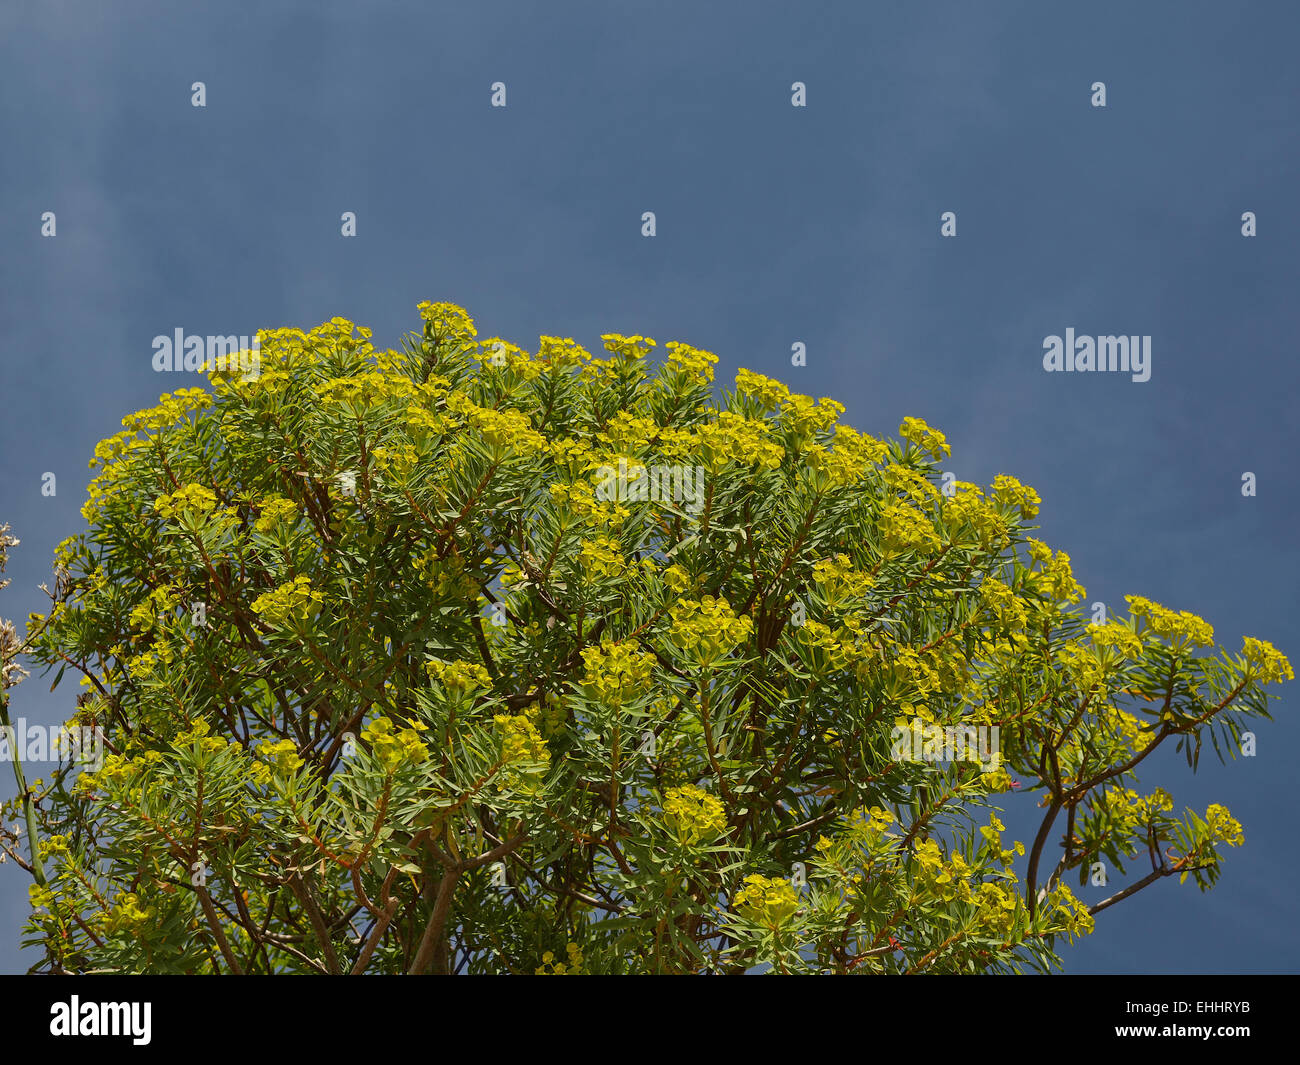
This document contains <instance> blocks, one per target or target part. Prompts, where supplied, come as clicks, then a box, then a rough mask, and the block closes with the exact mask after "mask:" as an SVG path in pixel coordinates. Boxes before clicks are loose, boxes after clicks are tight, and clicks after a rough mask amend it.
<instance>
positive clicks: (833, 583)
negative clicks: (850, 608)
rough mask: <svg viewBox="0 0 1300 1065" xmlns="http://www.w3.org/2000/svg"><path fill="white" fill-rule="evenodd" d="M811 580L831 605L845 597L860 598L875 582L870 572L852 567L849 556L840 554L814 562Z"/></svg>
mask: <svg viewBox="0 0 1300 1065" xmlns="http://www.w3.org/2000/svg"><path fill="white" fill-rule="evenodd" d="M813 580H814V581H815V582H816V584H817V586H818V587H819V588H820V589H821V590H822V594H823V595H824V596H825V597H826V601H827V602H828V603H830V604H832V605H834V604H836V603H840V602H843V601H844V600H846V599H861V598H862V597H863V596H864V595H866V594H867V592H868V591H870V590H871V587H872V585H874V584H875V579H874V578H873V577H872V576H871V574H869V573H861V572H859V571H858V570H856V569H854V568H853V563H852V562H850V561H849V556H848V555H842V554H841V555H835V556H833V557H831V558H821V559H818V560H817V561H816V562H814V563H813Z"/></svg>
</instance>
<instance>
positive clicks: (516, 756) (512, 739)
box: [492, 707, 551, 783]
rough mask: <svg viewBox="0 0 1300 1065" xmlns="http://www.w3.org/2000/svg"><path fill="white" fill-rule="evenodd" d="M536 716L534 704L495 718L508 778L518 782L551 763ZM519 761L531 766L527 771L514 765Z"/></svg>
mask: <svg viewBox="0 0 1300 1065" xmlns="http://www.w3.org/2000/svg"><path fill="white" fill-rule="evenodd" d="M537 715H538V711H537V708H536V707H534V708H533V709H531V710H527V711H525V712H524V713H522V714H497V715H496V716H495V717H493V718H492V720H493V722H494V723H495V724H496V726H497V731H498V734H499V736H500V739H501V761H502V763H503V764H504V765H505V767H506V768H507V773H506V775H505V781H508V782H512V783H513V782H519V781H521V780H522V779H523V778H524V777H532V776H536V775H540V774H541V773H543V772H545V770H546V767H547V766H549V765H550V764H551V752H550V751H549V750H547V748H546V741H545V740H544V739H542V734H541V733H540V732H538V731H537V723H536V720H537ZM518 762H524V763H530V764H531V765H532V768H531V769H529V770H527V771H524V770H523V768H522V767H521V766H518V765H516V764H515V763H518Z"/></svg>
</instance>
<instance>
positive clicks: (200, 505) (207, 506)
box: [153, 484, 217, 518]
mask: <svg viewBox="0 0 1300 1065" xmlns="http://www.w3.org/2000/svg"><path fill="white" fill-rule="evenodd" d="M216 505H217V497H216V494H215V493H214V492H213V491H212V489H211V488H205V487H204V486H203V485H201V484H187V485H185V486H184V487H182V488H178V489H177V490H176V491H175V492H172V493H171V494H170V495H161V496H159V497H158V498H157V499H155V500H154V504H153V508H154V510H156V511H157V512H158V513H159V514H161V515H162V516H163V517H164V518H174V517H177V516H178V515H179V514H182V513H184V512H185V511H194V512H195V513H197V514H200V515H202V514H207V513H208V512H209V511H211V510H213V509H214V508H215V507H216Z"/></svg>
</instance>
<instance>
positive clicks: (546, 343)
mask: <svg viewBox="0 0 1300 1065" xmlns="http://www.w3.org/2000/svg"><path fill="white" fill-rule="evenodd" d="M537 360H538V361H539V362H541V363H543V364H544V365H546V366H549V367H553V368H555V369H557V370H563V369H567V368H569V367H571V366H581V365H583V364H584V363H586V362H590V361H591V352H589V351H588V350H587V349H586V348H584V347H583V346H582V345H581V344H579V343H578V342H577V341H575V340H574V339H573V338H572V337H564V338H563V339H561V338H560V337H539V338H538V345H537Z"/></svg>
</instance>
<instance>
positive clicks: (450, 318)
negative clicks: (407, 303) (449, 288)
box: [416, 300, 478, 341]
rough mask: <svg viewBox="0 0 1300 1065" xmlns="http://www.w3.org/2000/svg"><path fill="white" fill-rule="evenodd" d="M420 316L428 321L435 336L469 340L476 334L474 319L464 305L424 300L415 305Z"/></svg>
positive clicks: (429, 327)
mask: <svg viewBox="0 0 1300 1065" xmlns="http://www.w3.org/2000/svg"><path fill="white" fill-rule="evenodd" d="M416 310H418V311H419V312H420V317H421V318H423V319H424V320H425V321H426V322H427V323H428V329H429V330H430V332H432V333H433V334H434V335H435V336H438V337H442V338H445V339H448V340H460V341H470V340H473V339H474V338H475V337H476V336H478V330H477V329H476V328H475V327H474V319H473V318H471V317H470V316H469V312H468V311H466V310H465V308H464V307H458V306H457V305H456V304H454V303H431V302H429V301H428V300H425V301H424V302H423V303H419V304H417V305H416Z"/></svg>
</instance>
